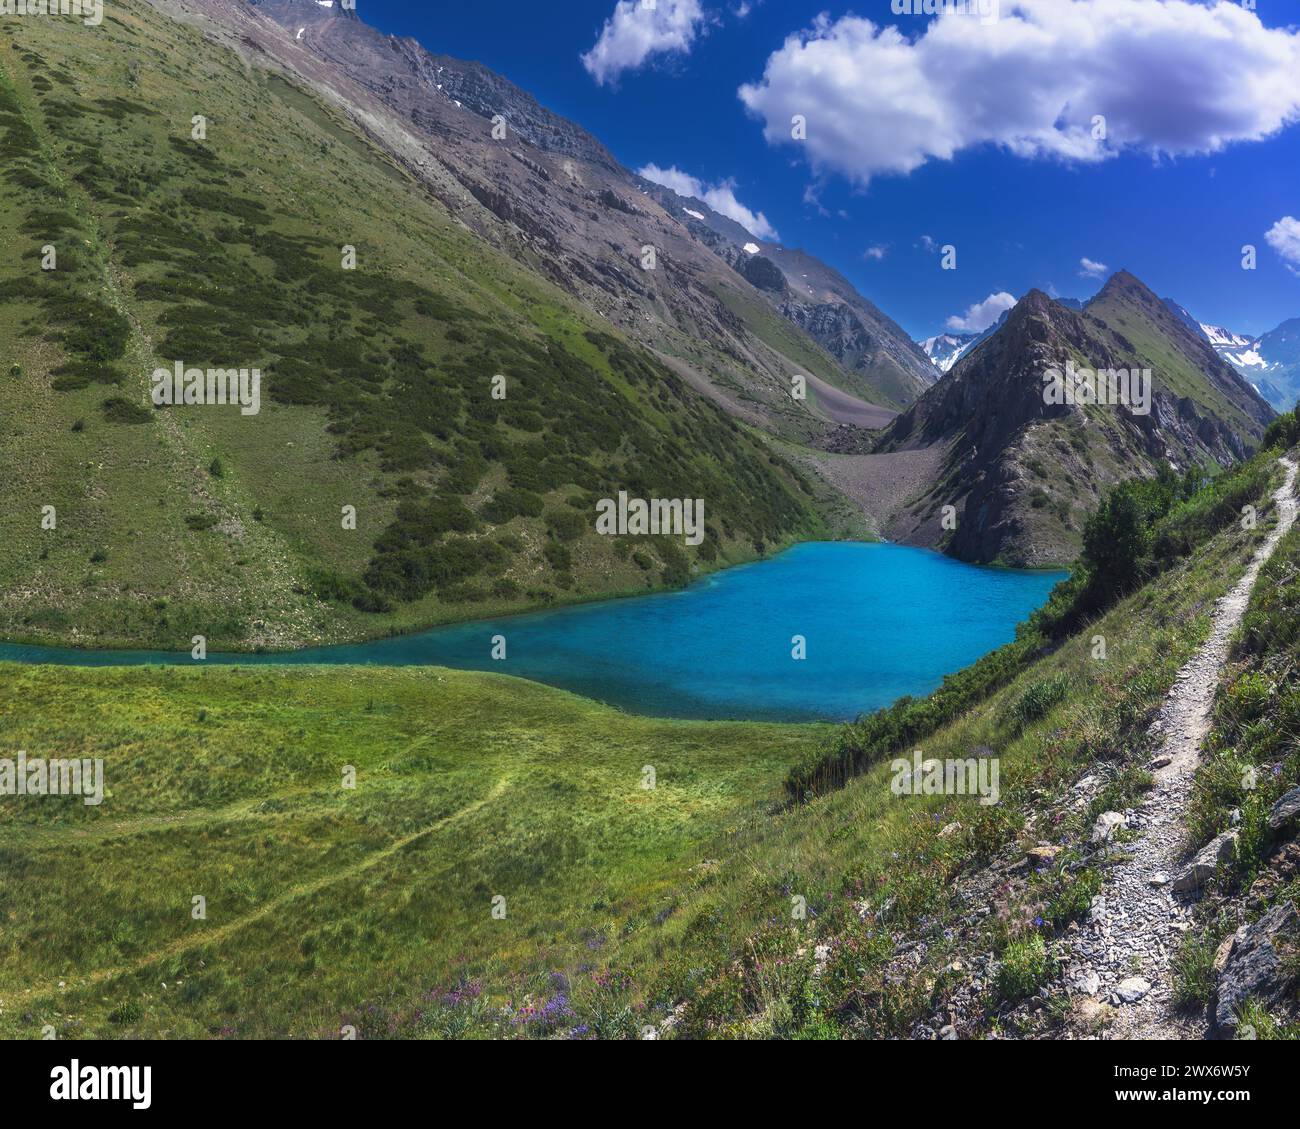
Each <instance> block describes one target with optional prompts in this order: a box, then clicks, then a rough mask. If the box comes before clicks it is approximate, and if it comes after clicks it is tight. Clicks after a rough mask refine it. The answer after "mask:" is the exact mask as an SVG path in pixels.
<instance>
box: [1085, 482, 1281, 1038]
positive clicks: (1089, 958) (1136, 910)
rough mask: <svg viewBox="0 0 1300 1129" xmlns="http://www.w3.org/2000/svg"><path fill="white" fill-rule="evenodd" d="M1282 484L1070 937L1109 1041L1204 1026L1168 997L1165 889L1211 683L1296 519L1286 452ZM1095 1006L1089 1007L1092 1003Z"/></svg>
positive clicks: (1172, 910) (1183, 921)
mask: <svg viewBox="0 0 1300 1129" xmlns="http://www.w3.org/2000/svg"><path fill="white" fill-rule="evenodd" d="M1281 461H1282V463H1283V465H1284V466H1285V467H1286V471H1287V475H1286V482H1285V483H1284V484H1283V486H1282V487H1281V488H1280V489H1279V490H1278V491H1277V493H1276V494H1274V495H1273V497H1274V500H1275V501H1276V502H1277V506H1278V523H1277V526H1276V528H1274V529H1273V531H1272V532H1271V533H1270V534H1269V535H1268V538H1267V539H1266V540H1265V541H1264V543H1263V544H1262V545H1261V546H1260V548H1259V550H1258V551H1257V552H1256V554H1255V556H1254V559H1253V560H1252V561H1251V564H1250V567H1249V568H1247V570H1246V572H1245V575H1243V576H1242V578H1241V580H1240V581H1239V582H1238V584H1237V585H1236V587H1234V588H1233V589H1232V591H1231V592H1229V593H1228V594H1227V595H1226V596H1224V597H1222V598H1221V599H1220V600H1219V601H1218V606H1217V607H1216V609H1215V612H1214V626H1213V629H1212V630H1211V633H1210V638H1209V639H1208V640H1207V641H1206V643H1205V645H1204V646H1203V647H1202V648H1201V649H1200V650H1199V651H1198V652H1197V654H1196V656H1195V657H1194V658H1193V659H1192V660H1191V661H1190V662H1189V663H1188V664H1187V665H1186V666H1185V667H1184V668H1183V669H1182V671H1181V672H1179V675H1178V680H1177V682H1176V684H1175V685H1174V688H1173V690H1171V691H1170V693H1169V697H1168V699H1167V700H1166V702H1165V704H1164V707H1163V708H1162V709H1161V711H1160V718H1159V720H1158V721H1156V722H1155V726H1154V728H1155V730H1156V731H1157V732H1158V733H1160V734H1163V738H1164V739H1163V741H1162V742H1161V745H1160V747H1159V749H1158V751H1157V754H1156V756H1155V759H1154V760H1153V762H1152V764H1153V766H1157V765H1158V766H1160V767H1157V768H1155V769H1154V772H1153V775H1154V777H1155V787H1154V788H1153V789H1152V790H1151V792H1150V793H1149V794H1148V796H1147V799H1146V801H1145V802H1144V803H1143V804H1142V806H1141V808H1139V809H1138V810H1137V811H1136V812H1135V813H1133V815H1132V816H1131V817H1130V820H1129V826H1130V827H1134V828H1136V829H1138V830H1140V831H1142V832H1143V835H1142V837H1141V838H1140V839H1138V840H1137V841H1135V842H1133V843H1129V844H1126V847H1125V849H1126V850H1128V851H1131V859H1130V861H1128V862H1125V863H1124V864H1122V865H1121V866H1119V867H1118V868H1117V869H1116V870H1115V871H1114V872H1113V873H1112V876H1111V879H1110V880H1109V881H1108V882H1107V884H1106V886H1105V889H1104V890H1103V892H1102V894H1101V895H1100V896H1099V897H1098V898H1097V899H1096V900H1095V901H1094V904H1093V908H1092V910H1091V913H1090V915H1089V919H1088V921H1087V923H1086V924H1084V926H1083V928H1082V929H1081V930H1080V931H1079V932H1078V933H1077V934H1076V935H1075V937H1074V939H1073V944H1072V946H1071V956H1070V958H1069V961H1068V963H1067V966H1066V973H1065V979H1066V983H1067V985H1069V986H1070V988H1071V989H1072V990H1073V991H1075V992H1077V993H1079V994H1080V995H1083V996H1091V997H1094V998H1095V999H1098V1000H1101V1001H1104V1002H1107V1003H1109V1004H1111V1005H1113V1006H1114V1007H1115V1008H1116V1011H1115V1012H1114V1021H1113V1022H1112V1023H1111V1024H1110V1025H1109V1027H1108V1028H1107V1030H1106V1033H1105V1035H1104V1036H1103V1037H1104V1038H1107V1039H1178V1038H1198V1037H1200V1036H1201V1035H1202V1034H1203V1028H1204V1024H1203V1023H1202V1022H1200V1020H1199V1019H1198V1018H1188V1017H1186V1016H1183V1015H1180V1014H1179V1013H1178V1012H1177V1011H1176V1010H1175V1008H1174V1005H1173V977H1172V974H1171V971H1170V958H1171V957H1172V956H1173V955H1174V954H1175V953H1176V952H1177V950H1178V946H1179V943H1180V941H1181V938H1182V934H1183V933H1184V932H1186V930H1187V928H1188V925H1189V917H1188V910H1187V908H1186V906H1185V904H1184V903H1183V902H1182V901H1181V900H1180V895H1178V894H1174V893H1172V892H1171V887H1172V886H1173V885H1174V884H1175V880H1176V879H1177V878H1178V876H1179V875H1180V874H1182V873H1183V872H1184V871H1185V870H1186V869H1187V866H1188V863H1189V860H1188V858H1187V857H1186V856H1185V854H1184V851H1183V846H1184V844H1185V841H1186V837H1185V833H1184V814H1185V812H1186V809H1187V803H1188V800H1189V798H1190V796H1191V791H1192V781H1193V778H1194V776H1195V772H1196V766H1197V763H1198V760H1199V755H1200V749H1201V744H1202V742H1203V741H1204V740H1205V737H1206V735H1207V734H1208V732H1209V730H1210V712H1211V709H1212V707H1213V705H1214V696H1215V691H1216V690H1217V689H1218V685H1219V679H1220V677H1221V676H1222V672H1223V667H1224V664H1225V662H1226V661H1227V657H1228V646H1229V642H1230V641H1231V638H1232V635H1233V633H1234V632H1235V631H1236V629H1237V626H1238V624H1240V622H1241V617H1242V615H1243V614H1244V612H1245V610H1246V606H1247V604H1248V603H1249V602H1250V596H1251V592H1252V591H1253V590H1254V587H1255V581H1256V579H1257V578H1258V576H1259V571H1260V569H1261V568H1262V567H1263V566H1264V564H1265V563H1266V562H1267V561H1268V559H1269V557H1271V556H1272V555H1273V551H1274V550H1275V549H1276V548H1277V546H1278V542H1280V541H1281V540H1282V538H1283V537H1284V536H1285V535H1286V533H1287V532H1288V530H1290V529H1291V527H1292V525H1293V524H1294V523H1295V520H1296V497H1295V482H1296V470H1297V466H1296V464H1295V463H1294V462H1292V461H1291V460H1290V459H1282V460H1281ZM1094 1011H1095V1009H1094Z"/></svg>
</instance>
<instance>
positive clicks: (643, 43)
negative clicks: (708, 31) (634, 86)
mask: <svg viewBox="0 0 1300 1129" xmlns="http://www.w3.org/2000/svg"><path fill="white" fill-rule="evenodd" d="M703 23H704V10H703V9H702V8H701V7H700V0H658V3H656V4H655V5H654V7H647V6H644V5H643V4H642V3H641V0H618V3H617V4H616V5H615V6H614V12H613V15H611V16H610V17H609V19H607V20H606V21H605V26H604V27H603V28H601V31H600V37H599V38H598V39H597V40H596V43H595V46H593V47H592V49H591V50H590V51H588V52H587V53H586V54H585V55H583V56H582V65H583V66H584V67H586V68H587V73H588V74H590V75H591V77H592V78H594V79H595V80H596V81H597V82H598V83H601V84H602V85H603V84H605V83H607V82H613V81H614V80H616V79H617V78H618V76H619V75H621V74H622V73H623V72H624V71H631V70H636V69H637V68H638V67H640V66H642V65H643V64H644V63H645V62H646V60H647V59H649V58H650V57H651V56H652V55H665V54H678V55H686V54H689V53H690V50H691V47H692V46H693V45H694V43H695V38H696V36H697V35H698V34H699V30H700V27H701V25H702V24H703Z"/></svg>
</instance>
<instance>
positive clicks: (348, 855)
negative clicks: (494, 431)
mask: <svg viewBox="0 0 1300 1129" xmlns="http://www.w3.org/2000/svg"><path fill="white" fill-rule="evenodd" d="M818 730H819V727H812V728H807V727H795V726H778V725H745V724H694V723H682V722H664V721H654V720H649V719H642V718H633V717H627V716H625V715H622V714H619V713H617V712H616V711H613V710H610V709H607V708H605V707H602V706H598V705H595V704H594V703H590V702H586V701H583V700H581V699H578V698H574V697H572V696H570V695H567V694H564V693H561V692H559V691H555V690H550V689H547V688H544V687H540V686H537V685H534V684H532V683H527V682H520V681H518V680H515V679H510V678H505V677H498V676H485V675H478V674H464V673H457V672H451V671H439V670H435V671H411V670H377V669H368V668H367V669H353V670H337V669H336V670H325V669H321V670H311V669H307V670H297V671H256V672H243V671H234V670H227V671H220V672H217V671H214V672H191V671H183V672H181V671H178V672H165V673H160V672H158V671H150V670H139V669H136V670H118V671H102V670H101V671H98V672H88V671H69V670H59V669H52V668H31V669H23V668H18V667H14V666H11V665H7V666H3V667H0V746H3V748H4V749H5V750H6V753H7V755H12V754H13V753H14V752H15V751H16V750H17V749H20V748H21V749H24V750H26V751H27V753H28V755H29V756H31V757H36V756H47V757H48V756H53V755H55V751H56V750H57V751H58V753H59V754H60V755H70V754H73V753H74V752H75V753H77V754H79V755H84V756H89V757H102V758H103V759H104V762H105V778H106V782H107V787H108V791H109V793H110V795H108V797H107V798H106V799H105V801H104V803H103V805H102V806H100V807H98V808H92V807H87V806H85V805H84V804H82V803H81V801H80V800H78V799H65V798H57V799H56V798H44V799H40V800H34V799H33V800H30V801H27V802H24V801H16V800H14V799H12V798H10V799H8V800H6V801H5V802H4V803H3V804H0V858H3V864H4V871H5V876H6V878H5V882H4V883H3V886H2V887H0V922H2V923H3V929H2V930H0V1000H3V1001H4V1005H3V1007H0V1036H5V1037H23V1036H31V1037H37V1036H39V1033H40V1029H41V1028H42V1027H43V1026H45V1025H46V1024H47V1023H48V1024H51V1025H53V1026H54V1027H56V1029H57V1030H58V1031H59V1033H60V1036H61V1037H71V1036H75V1035H80V1034H85V1035H89V1034H99V1035H105V1036H114V1035H126V1034H140V1035H147V1036H195V1037H203V1036H207V1035H214V1034H218V1033H221V1032H223V1031H224V1032H225V1033H227V1034H233V1035H238V1036H259V1035H260V1036H285V1035H296V1036H310V1037H317V1036H319V1037H331V1036H336V1035H337V1034H338V1031H339V1029H340V1027H341V1026H342V1025H343V1024H346V1023H352V1024H355V1025H356V1026H358V1027H359V1028H360V1029H361V1030H362V1032H363V1033H364V1034H365V1035H368V1036H372V1037H374V1036H381V1035H385V1034H392V1033H398V1032H404V1033H407V1034H413V1033H417V1034H424V1033H433V1032H434V1031H435V1027H434V1026H433V1025H432V1023H433V1019H432V1013H433V1011H434V1010H436V1009H432V1008H431V1007H430V1005H429V1003H428V1000H429V999H430V998H432V996H433V995H435V994H436V992H437V990H438V989H440V988H441V987H443V986H444V985H448V984H453V983H455V982H457V981H458V979H459V978H460V977H462V976H463V975H470V974H472V975H477V976H483V975H484V974H485V973H487V974H488V975H489V976H490V979H491V980H492V984H493V999H494V1001H496V1002H497V1003H500V1002H501V1000H502V999H503V998H504V997H507V996H508V997H511V998H513V999H515V1000H516V1002H517V1003H518V1005H519V1007H520V1008H522V1006H523V999H524V997H525V995H526V994H527V992H528V991H529V988H528V985H529V983H530V981H531V978H533V977H534V976H537V977H541V978H542V979H545V976H546V974H547V973H549V972H551V971H553V970H554V969H557V968H569V969H577V968H579V967H581V966H583V965H587V966H589V967H598V966H600V965H602V964H603V963H604V951H605V949H606V947H607V946H609V947H613V946H615V945H617V943H618V939H619V938H620V937H621V936H622V935H624V934H626V933H627V932H628V931H629V930H633V929H637V928H644V927H649V926H650V925H651V924H652V921H651V918H652V916H653V912H654V910H653V909H652V908H650V907H653V906H655V905H656V904H657V903H658V901H659V895H660V890H661V889H662V886H663V883H664V881H665V876H666V875H669V874H672V875H679V874H681V873H683V872H684V871H685V870H687V869H688V868H689V867H691V866H695V865H697V864H699V863H700V862H701V859H702V855H701V854H700V848H701V845H702V844H703V843H706V842H708V841H709V840H710V839H711V838H713V837H714V836H716V835H718V834H720V833H722V832H724V831H726V830H727V829H729V828H732V827H735V826H738V825H742V824H744V823H745V822H747V821H748V820H749V819H750V818H752V817H754V816H755V815H756V814H757V812H758V810H759V808H758V807H757V806H756V805H757V804H758V802H759V801H760V800H761V798H762V797H766V796H770V795H771V794H772V793H773V790H774V787H775V785H776V783H777V781H778V780H779V778H780V775H781V773H782V772H783V771H784V768H785V766H786V765H787V764H788V763H789V762H790V761H791V760H792V759H794V758H796V757H797V756H798V755H799V754H800V752H801V750H802V749H803V748H804V747H805V746H806V744H807V743H808V742H809V741H810V740H813V739H815V737H816V734H817V732H818ZM349 765H351V766H353V767H354V768H355V769H356V788H355V789H354V790H349V789H346V788H344V787H343V771H344V769H345V767H346V766H349ZM647 766H649V767H653V769H654V770H655V781H654V783H655V787H654V789H653V790H650V789H646V788H644V787H643V783H644V782H645V779H646V777H645V773H644V769H645V768H646V767H647ZM497 895H500V896H502V897H504V898H505V899H506V916H505V918H504V920H500V919H496V918H494V917H493V914H492V908H493V898H494V897H495V896H497ZM195 896H201V897H204V898H206V900H207V917H206V920H202V921H196V920H194V919H192V917H191V905H192V898H193V897H195ZM489 970H490V972H489ZM576 978H577V977H576V974H575V979H576ZM60 982H62V983H63V985H64V988H63V989H60V988H59V987H58V985H59V983H60ZM164 984H165V985H166V987H164V986H163V985H164ZM586 988H589V989H592V991H593V993H594V995H593V999H594V998H597V997H598V996H599V995H600V990H599V989H596V988H593V986H592V979H591V977H590V976H588V977H587V983H586ZM426 1013H427V1014H429V1015H430V1019H429V1022H428V1023H426V1022H424V1021H423V1020H422V1019H421V1018H420V1017H421V1015H424V1014H426ZM607 1022H608V1024H609V1027H608V1030H607V1031H606V1032H605V1033H607V1034H629V1033H634V1032H635V1030H636V1015H635V1013H634V1012H633V1011H631V1010H630V1009H623V1010H620V1011H616V1012H611V1013H610V1015H609V1016H608V1017H607Z"/></svg>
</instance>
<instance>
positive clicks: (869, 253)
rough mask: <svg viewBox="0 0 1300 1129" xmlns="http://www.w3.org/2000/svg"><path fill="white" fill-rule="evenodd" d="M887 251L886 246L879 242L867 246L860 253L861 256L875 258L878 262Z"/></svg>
mask: <svg viewBox="0 0 1300 1129" xmlns="http://www.w3.org/2000/svg"><path fill="white" fill-rule="evenodd" d="M887 252H888V248H887V247H884V246H882V245H881V244H879V243H877V244H876V245H875V246H874V247H868V248H867V249H866V250H865V251H864V252H863V253H862V257H863V258H864V259H875V261H876V262H880V260H881V259H883V258H884V257H885V255H886V254H887Z"/></svg>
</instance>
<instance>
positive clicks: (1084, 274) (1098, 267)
mask: <svg viewBox="0 0 1300 1129" xmlns="http://www.w3.org/2000/svg"><path fill="white" fill-rule="evenodd" d="M1109 270H1110V267H1108V266H1107V265H1106V264H1105V263H1098V262H1094V261H1093V260H1092V259H1090V258H1088V256H1087V255H1085V256H1084V257H1083V258H1082V259H1080V260H1079V277H1080V278H1105V277H1106V272H1107V271H1109Z"/></svg>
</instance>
